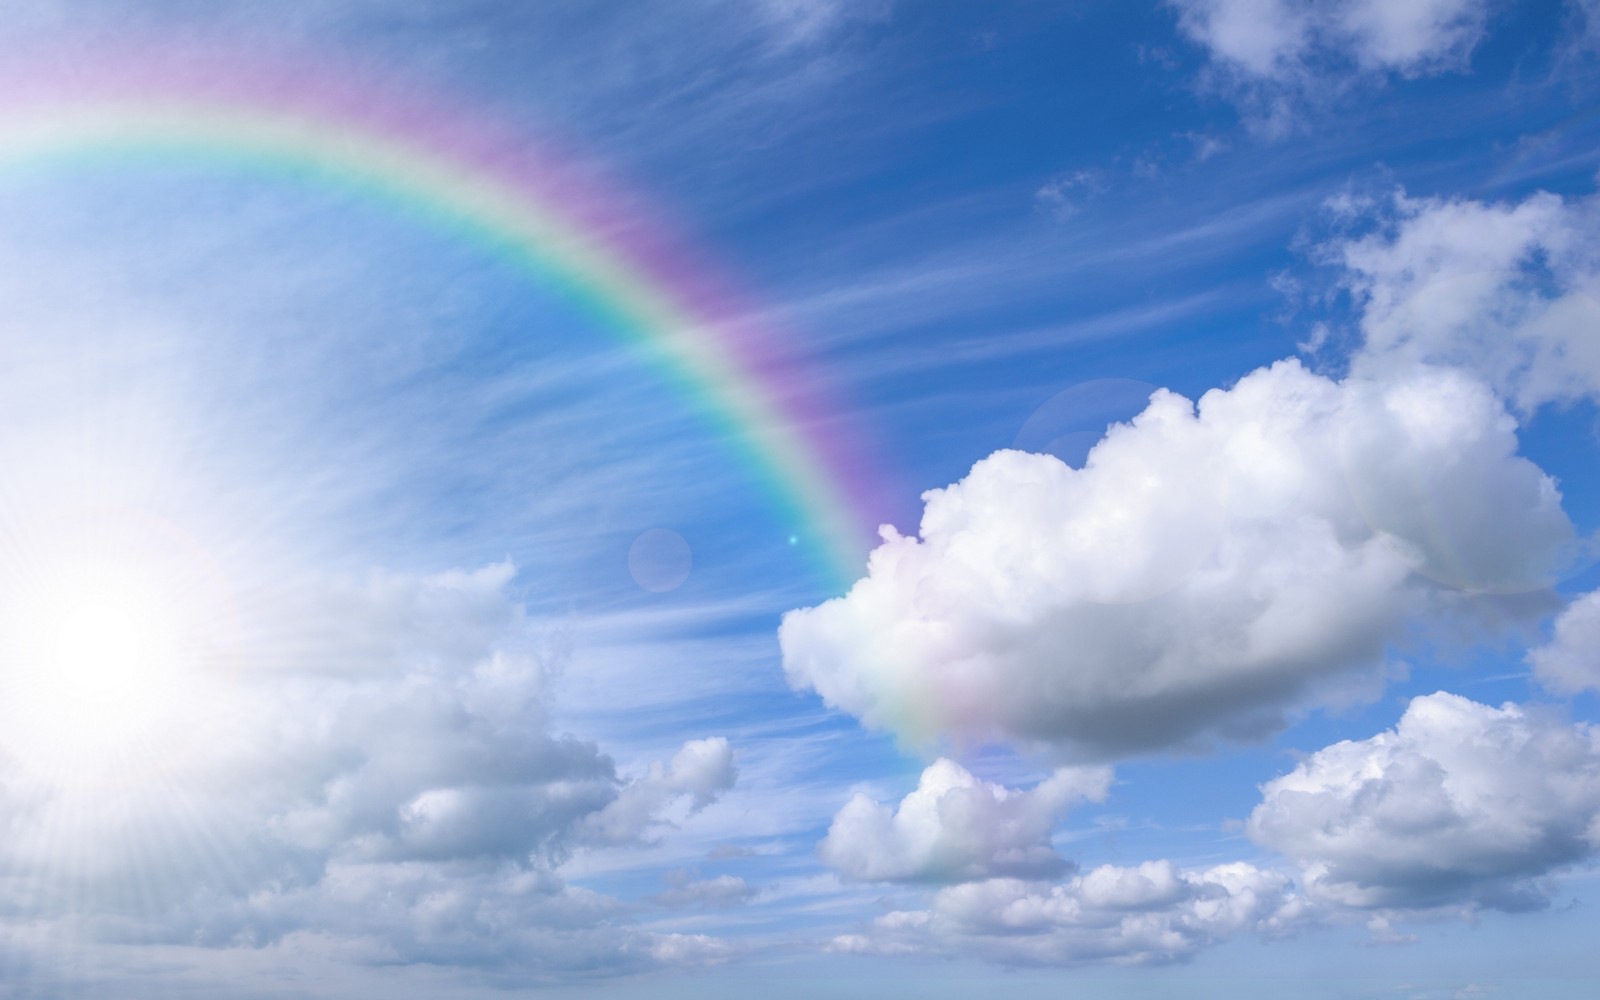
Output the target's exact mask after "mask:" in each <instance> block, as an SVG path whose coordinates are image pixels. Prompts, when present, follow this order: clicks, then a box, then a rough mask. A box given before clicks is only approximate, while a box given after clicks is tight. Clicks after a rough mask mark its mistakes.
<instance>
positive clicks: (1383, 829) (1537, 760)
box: [1248, 692, 1600, 909]
mask: <svg viewBox="0 0 1600 1000" xmlns="http://www.w3.org/2000/svg"><path fill="white" fill-rule="evenodd" d="M1262 792H1263V797H1262V802H1261V804H1260V805H1259V806H1257V807H1256V809H1255V811H1254V812H1253V813H1252V814H1251V816H1250V820H1249V825H1248V831H1249V834H1250V836H1251V837H1252V838H1253V839H1255V840H1256V841H1258V842H1259V843H1261V844H1263V845H1266V846H1268V847H1271V848H1273V849H1275V850H1278V851H1280V852H1282V853H1283V854H1285V855H1287V856H1288V857H1290V858H1291V859H1293V860H1294V861H1295V862H1296V863H1297V864H1298V865H1299V867H1300V870H1301V873H1302V877H1303V879H1304V882H1305V886H1306V891H1307V893H1308V894H1309V895H1310V896H1312V897H1313V898H1314V899H1318V900H1322V901H1325V902H1328V903H1333V904H1337V905H1340V906H1347V907H1358V908H1379V909H1427V908H1433V907H1441V906H1468V907H1475V906H1483V907H1492V908H1500V909H1525V908H1529V907H1536V906H1541V905H1544V904H1545V903H1546V902H1547V901H1548V899H1549V894H1550V888H1549V886H1548V885H1547V884H1545V883H1542V882H1541V878H1542V877H1544V876H1547V875H1549V874H1551V873H1552V872H1555V871H1557V870H1559V869H1561V868H1562V867H1563V866H1568V865H1572V864H1574V863H1577V862H1579V861H1582V860H1583V859H1585V858H1588V857H1590V856H1592V855H1593V854H1594V853H1595V851H1596V850H1597V849H1600V730H1597V729H1596V728H1595V727H1593V726H1589V725H1581V724H1580V725H1573V724H1570V723H1567V722H1565V721H1564V720H1562V719H1560V718H1558V717H1556V716H1554V715H1553V714H1547V713H1546V712H1544V711H1542V710H1539V709H1536V708H1527V707H1519V706H1517V705H1510V704H1508V705H1505V706H1504V707H1502V708H1498V709H1497V708H1492V707H1490V706H1487V705H1480V704H1478V703H1476V702H1473V701H1469V700H1467V699H1465V698H1461V697H1459V696H1457V695H1452V694H1446V693H1443V692H1441V693H1438V694H1433V695H1429V696H1427V697H1421V698H1416V699H1414V700H1413V701H1412V702H1411V705H1410V707H1409V708H1408V709H1407V710H1406V712H1405V715H1404V716H1403V717H1402V718H1401V720H1400V722H1399V724H1398V725H1397V726H1396V727H1395V728H1394V729H1393V730H1390V731H1388V732H1384V733H1380V734H1379V735H1377V736H1374V737H1372V738H1371V739H1368V740H1361V741H1346V742H1343V743H1337V744H1335V745H1333V746H1330V747H1327V748H1325V749H1323V750H1320V751H1318V752H1317V753H1315V754H1313V755H1312V756H1311V757H1310V758H1308V759H1307V760H1306V761H1305V762H1303V763H1302V764H1300V766H1298V767H1296V768H1295V769H1294V770H1293V771H1292V772H1290V773H1289V774H1287V775H1284V776H1283V777H1280V778H1277V779H1274V780H1273V781H1270V782H1268V783H1267V784H1266V785H1265V786H1263V788H1262Z"/></svg>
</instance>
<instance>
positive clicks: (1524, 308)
mask: <svg viewBox="0 0 1600 1000" xmlns="http://www.w3.org/2000/svg"><path fill="white" fill-rule="evenodd" d="M1365 217H1366V218H1368V219H1375V221H1376V226H1375V228H1374V230H1373V231H1372V232H1370V233H1367V234H1365V235H1362V236H1359V237H1354V238H1348V239H1344V240H1339V241H1334V242H1331V243H1329V244H1327V245H1326V246H1324V247H1323V253H1324V255H1325V259H1326V260H1328V261H1329V262H1331V263H1334V264H1337V265H1338V266H1340V267H1341V268H1343V269H1344V276H1345V277H1344V281H1345V284H1346V286H1347V287H1348V288H1349V289H1350V291H1351V293H1352V295H1353V296H1354V298H1355V300H1356V304H1357V306H1358V307H1359V309H1360V310H1361V333H1362V337H1363V340H1364V343H1363V347H1362V350H1361V353H1360V354H1359V355H1358V356H1357V359H1356V369H1357V371H1361V372H1367V373H1372V374H1378V375H1383V374H1386V373H1389V372H1395V371H1405V370H1407V369H1410V368H1413V367H1415V366H1416V365H1418V364H1447V365H1459V366H1463V367H1466V368H1468V369H1470V370H1472V371H1474V372H1477V373H1479V374H1480V375H1481V376H1482V377H1483V378H1485V379H1487V380H1488V381H1489V382H1490V383H1491V384H1492V385H1493V386H1494V387H1495V389H1496V390H1498V391H1499V392H1500V393H1501V394H1502V395H1504V396H1505V397H1506V398H1508V399H1510V400H1512V401H1513V402H1514V403H1515V404H1516V405H1517V406H1518V407H1520V408H1522V409H1525V410H1532V409H1534V408H1536V407H1538V406H1539V405H1541V404H1543V403H1547V402H1551V401H1570V400H1573V399H1576V398H1579V397H1582V396H1585V395H1594V394H1600V297H1597V296H1600V236H1597V235H1596V234H1597V233H1600V225H1597V223H1600V198H1596V197H1594V196H1591V197H1589V198H1585V199H1562V198H1560V197H1557V196H1556V195H1552V194H1547V193H1539V194H1535V195H1533V196H1531V197H1529V198H1528V199H1526V200H1525V201H1523V202H1521V203H1519V204H1515V205H1511V204H1493V203H1485V202H1478V201H1470V200H1450V199H1439V198H1408V197H1406V196H1405V195H1403V194H1400V195H1396V197H1395V198H1394V199H1393V202H1392V203H1391V204H1390V205H1389V206H1387V210H1383V209H1379V210H1376V211H1372V212H1370V213H1367V214H1366V215H1365Z"/></svg>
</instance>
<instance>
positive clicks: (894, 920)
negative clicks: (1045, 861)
mask: <svg viewBox="0 0 1600 1000" xmlns="http://www.w3.org/2000/svg"><path fill="white" fill-rule="evenodd" d="M1303 913H1304V903H1303V901H1302V900H1301V899H1300V898H1299V897H1297V896H1296V895H1295V893H1294V892H1293V888H1292V885H1291V883H1290V881H1289V879H1288V878H1286V877H1285V876H1283V875H1281V874H1279V873H1276V872H1272V871H1266V870H1263V869H1259V868H1256V867H1254V866H1252V865H1248V864H1242V863H1236V864H1227V865H1219V866H1217V867H1214V868H1209V869H1204V870H1198V871H1183V870H1180V869H1178V868H1177V867H1176V866H1174V865H1173V864H1172V863H1171V862H1168V861H1153V862H1147V863H1145V864H1142V865H1138V866H1135V867H1119V866H1115V865H1104V866H1101V867H1099V868H1095V869H1094V870H1092V871H1090V872H1087V873H1085V874H1083V875H1080V876H1078V877H1076V878H1073V879H1071V880H1069V881H1067V882H1065V883H1062V884H1058V885H1049V884H1044V883H1039V882H1027V881H1022V880H1018V879H991V880H988V881H983V882H972V883H969V884H966V885H959V886H952V887H950V888H947V889H943V890H940V892H939V893H938V894H937V895H936V896H935V897H934V900H933V903H932V905H931V906H930V908H929V909H927V910H902V911H896V912H894V913H889V914H886V915H884V916H882V917H880V918H878V919H877V920H876V921H874V922H873V924H872V925H871V927H869V928H868V929H866V930H865V931H864V932H862V933H857V934H848V935H842V936H840V937H838V938H835V939H834V941H833V942H832V947H833V948H834V950H837V951H846V952H866V953H878V954H915V953H921V952H935V953H945V952H949V953H957V954H963V955H969V954H977V955H981V956H983V957H985V958H988V959H990V960H994V961H1000V962H1007V963H1014V964H1030V965H1072V964H1079V963H1086V962H1114V963H1118V964H1139V965H1148V964H1160V963H1166V962H1174V961H1180V960H1182V959H1185V958H1188V957H1190V956H1191V955H1193V954H1194V953H1195V952H1196V951H1198V950H1199V949H1201V948H1202V947H1205V946H1206V945H1209V944H1213V943H1216V942H1218V941H1221V940H1224V939H1226V938H1228V937H1231V936H1233V935H1235V934H1239V933H1242V932H1243V933H1259V934H1269V935H1270V934H1276V933H1281V932H1284V931H1286V930H1288V929H1291V928H1293V927H1294V926H1295V924H1296V923H1298V921H1299V920H1300V918H1301V916H1302V915H1303Z"/></svg>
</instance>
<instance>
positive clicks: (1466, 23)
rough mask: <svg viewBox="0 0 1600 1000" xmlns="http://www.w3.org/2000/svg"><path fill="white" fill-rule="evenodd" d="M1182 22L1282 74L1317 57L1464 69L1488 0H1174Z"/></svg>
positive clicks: (1250, 70) (1269, 74) (1260, 72)
mask: <svg viewBox="0 0 1600 1000" xmlns="http://www.w3.org/2000/svg"><path fill="white" fill-rule="evenodd" d="M1172 2H1173V5H1174V6H1175V7H1177V8H1178V13H1179V17H1178V23H1179V26H1180V27H1181V28H1182V29H1183V31H1184V33H1185V34H1187V35H1188V36H1189V37H1190V38H1191V39H1193V40H1194V41H1196V42H1198V43H1199V44H1201V45H1203V46H1204V47H1205V48H1206V49H1207V50H1208V51H1209V52H1210V53H1211V56H1212V58H1214V59H1215V60H1217V61H1218V62H1219V63H1222V64H1224V65H1226V66H1228V67H1229V68H1230V69H1233V70H1235V71H1237V72H1239V73H1242V74H1248V75H1250V76H1254V77H1266V78H1284V77H1289V76H1292V75H1296V74H1299V73H1304V72H1306V71H1307V70H1308V69H1309V68H1310V67H1309V65H1308V64H1310V63H1312V62H1314V61H1327V60H1336V61H1347V62H1351V63H1354V64H1355V65H1356V66H1357V67H1359V68H1360V69H1363V70H1369V71H1379V72H1382V71H1395V72H1399V73H1404V74H1417V73H1425V72H1430V71H1436V70H1439V69H1454V68H1460V67H1461V66H1462V65H1463V64H1464V63H1465V61H1466V58H1467V57H1468V56H1469V55H1470V54H1471V52H1472V49H1473V47H1474V46H1476V45H1477V43H1478V41H1479V40H1480V39H1481V38H1482V37H1483V31H1484V22H1485V21H1486V20H1487V17H1488V13H1489V10H1490V7H1491V4H1490V3H1489V2H1488V0H1333V2H1330V3H1312V2H1308V0H1172Z"/></svg>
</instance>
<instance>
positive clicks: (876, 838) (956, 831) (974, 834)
mask: <svg viewBox="0 0 1600 1000" xmlns="http://www.w3.org/2000/svg"><path fill="white" fill-rule="evenodd" d="M1110 784H1111V772H1110V770H1109V769H1107V768H1063V769H1061V770H1059V771H1057V772H1056V773H1055V774H1054V775H1052V776H1051V777H1049V778H1047V779H1046V780H1044V781H1042V782H1040V783H1039V784H1038V785H1037V786H1035V787H1033V788H1031V789H1028V790H1025V791H1023V790H1017V789H1010V788H1006V787H1004V786H1003V785H996V784H991V783H989V782H986V781H980V780H979V779H978V778H975V777H973V775H972V774H970V773H969V772H968V771H967V770H966V769H965V768H963V767H962V766H961V765H959V764H957V763H955V762H954V761H951V760H947V759H943V758H941V759H939V760H937V761H935V762H934V763H933V764H931V765H930V766H929V767H928V768H927V769H926V770H924V771H923V772H922V778H921V780H920V781H918V783H917V787H916V790H915V791H913V792H911V793H910V794H909V795H907V796H906V797H905V798H904V799H902V800H901V801H900V804H899V805H898V806H897V807H895V808H892V809H891V808H890V807H889V806H887V805H884V804H881V803H879V802H876V801H874V800H873V799H871V798H870V797H868V796H866V795H864V794H862V793H860V792H858V793H856V794H855V795H854V796H853V797H852V798H851V799H850V801H849V802H848V803H846V804H845V807H844V808H843V809H841V810H839V814H838V815H837V816H835V817H834V819H833V824H832V826H830V827H829V828H828V835H827V837H826V838H825V839H824V840H823V841H822V844H821V846H820V847H819V849H818V850H819V853H820V854H821V855H822V859H823V860H824V861H826V862H827V863H828V864H829V865H832V866H833V867H834V868H836V869H838V871H839V872H840V874H842V875H844V876H845V877H846V878H851V879H856V880H860V881H874V882H961V881H968V880H972V879H981V878H989V877H992V876H1016V877H1022V878H1040V877H1048V876H1053V875H1061V874H1065V873H1066V872H1067V871H1069V870H1070V869H1071V867H1072V865H1071V863H1070V862H1068V861H1067V860H1066V859H1065V858H1063V857H1062V856H1061V855H1059V854H1057V853H1056V851H1055V848H1054V847H1052V846H1051V844H1050V831H1051V829H1052V827H1053V826H1054V823H1055V820H1056V818H1057V817H1058V816H1059V815H1060V813H1061V812H1062V811H1063V810H1064V809H1065V808H1066V807H1067V806H1068V805H1069V804H1071V803H1072V802H1073V801H1075V800H1081V799H1091V800H1094V801H1099V800H1101V799H1103V798H1105V794H1106V791H1107V789H1108V788H1109V787H1110Z"/></svg>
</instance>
